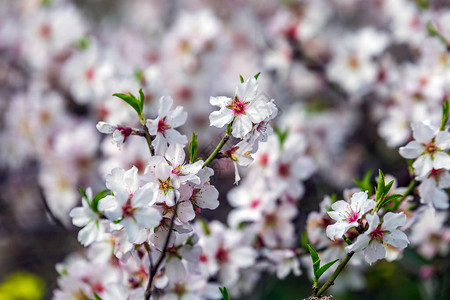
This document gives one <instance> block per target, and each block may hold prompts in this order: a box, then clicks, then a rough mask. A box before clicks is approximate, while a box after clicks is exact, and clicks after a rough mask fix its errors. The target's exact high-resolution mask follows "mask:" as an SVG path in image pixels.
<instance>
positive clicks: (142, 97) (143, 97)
mask: <svg viewBox="0 0 450 300" xmlns="http://www.w3.org/2000/svg"><path fill="white" fill-rule="evenodd" d="M144 100H145V96H144V92H142V88H140V89H139V101H140V102H139V105H140V108H141V112H143V111H144Z"/></svg>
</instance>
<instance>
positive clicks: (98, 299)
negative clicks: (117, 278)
mask: <svg viewBox="0 0 450 300" xmlns="http://www.w3.org/2000/svg"><path fill="white" fill-rule="evenodd" d="M94 297H95V300H102V298H101V297H100V296H99V295H97V293H96V292H94Z"/></svg>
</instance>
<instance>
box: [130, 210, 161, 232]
mask: <svg viewBox="0 0 450 300" xmlns="http://www.w3.org/2000/svg"><path fill="white" fill-rule="evenodd" d="M134 217H135V219H136V222H137V223H138V224H140V225H142V226H143V227H145V228H148V229H152V228H155V227H156V226H158V225H159V223H160V221H161V219H162V216H161V213H160V212H159V211H158V210H157V209H156V208H153V207H143V208H140V209H138V210H136V211H135V214H134Z"/></svg>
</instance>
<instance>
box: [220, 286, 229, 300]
mask: <svg viewBox="0 0 450 300" xmlns="http://www.w3.org/2000/svg"><path fill="white" fill-rule="evenodd" d="M219 290H220V293H222V297H223V300H230V294H229V293H228V290H227V288H226V287H219Z"/></svg>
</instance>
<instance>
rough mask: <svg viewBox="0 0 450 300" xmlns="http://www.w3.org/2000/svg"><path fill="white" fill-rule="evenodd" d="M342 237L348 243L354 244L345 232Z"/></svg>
mask: <svg viewBox="0 0 450 300" xmlns="http://www.w3.org/2000/svg"><path fill="white" fill-rule="evenodd" d="M342 239H343V240H344V241H345V242H346V243H347V245H351V244H352V241H350V239H349V238H348V237H347V236H346V235H345V234H343V235H342Z"/></svg>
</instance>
